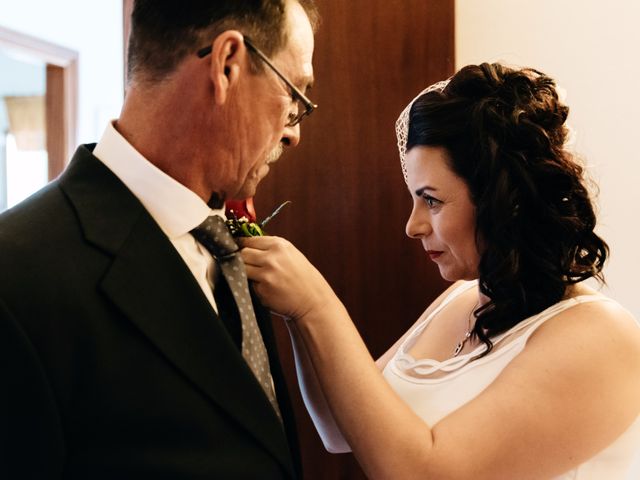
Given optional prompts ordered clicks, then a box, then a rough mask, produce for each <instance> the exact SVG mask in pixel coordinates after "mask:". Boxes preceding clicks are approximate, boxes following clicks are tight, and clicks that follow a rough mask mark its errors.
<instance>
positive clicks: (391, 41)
mask: <svg viewBox="0 0 640 480" xmlns="http://www.w3.org/2000/svg"><path fill="white" fill-rule="evenodd" d="M317 3H318V5H319V7H320V9H321V13H322V25H321V27H320V30H319V32H318V34H317V36H316V53H315V57H314V67H315V72H316V86H315V87H314V89H313V91H312V92H310V97H311V98H312V99H313V100H314V101H316V102H317V103H318V104H319V108H318V110H317V111H316V112H315V113H314V114H313V115H312V116H311V117H310V118H308V119H306V120H305V122H304V123H303V124H302V141H301V143H300V145H299V146H298V147H297V148H296V149H294V150H292V151H291V152H287V153H286V154H285V155H284V156H283V158H282V159H281V160H280V162H279V163H278V164H277V165H276V166H275V168H274V170H273V171H272V172H271V174H270V176H269V177H268V178H267V179H265V181H264V182H263V184H262V185H261V188H260V191H259V193H258V195H257V196H256V206H257V210H258V215H259V216H264V215H266V214H267V213H269V211H270V210H271V209H272V208H273V207H275V206H276V205H277V204H279V203H280V202H282V201H284V200H292V202H293V204H292V205H290V206H288V207H287V210H285V211H283V212H282V214H281V215H280V216H279V217H278V219H277V220H275V221H274V222H273V223H272V224H270V226H269V230H270V233H272V234H275V235H281V236H284V237H286V238H288V239H290V240H291V241H293V242H294V243H295V244H296V245H297V246H298V248H300V249H301V250H302V251H303V252H304V253H305V254H306V255H307V256H308V257H309V258H310V259H311V261H312V262H313V263H314V264H315V265H316V266H317V267H318V269H319V270H320V271H321V272H322V273H323V274H324V275H325V276H326V278H327V279H328V281H329V282H330V283H331V285H332V286H333V287H334V289H335V290H336V292H337V294H338V295H339V296H340V298H341V299H342V300H343V302H344V303H345V305H346V306H347V308H348V309H349V311H350V312H351V314H352V317H353V319H354V322H355V323H356V325H357V327H358V329H359V330H360V332H361V333H362V335H363V337H364V339H365V342H366V343H367V345H368V346H369V349H370V351H371V353H372V354H373V355H374V356H377V355H380V354H381V353H382V352H383V351H384V350H386V348H388V346H389V345H390V344H391V343H392V342H393V341H394V340H395V339H396V338H397V337H398V336H400V335H401V334H402V333H403V332H404V331H405V330H406V329H407V328H408V327H409V325H411V324H412V323H413V322H414V321H415V319H416V318H417V316H418V315H419V313H420V312H422V310H423V309H424V308H425V307H426V305H427V304H428V303H429V302H430V301H431V300H432V299H433V298H434V297H435V296H436V295H437V294H438V293H439V292H441V291H442V290H443V289H444V287H445V286H446V284H445V282H444V281H443V280H442V279H441V278H440V276H439V274H438V271H437V269H436V268H435V267H434V265H433V264H432V263H431V262H430V261H429V260H428V259H427V258H426V257H425V255H424V252H423V250H422V248H421V246H420V244H419V243H418V242H416V241H414V240H411V239H409V238H407V237H406V236H405V234H404V225H405V222H406V219H407V218H408V215H409V212H410V204H411V201H410V195H409V193H408V192H407V190H406V186H405V183H404V180H403V178H402V173H401V170H400V165H399V160H398V153H397V147H396V139H395V131H394V124H395V120H396V118H397V116H398V115H399V113H400V111H401V110H402V109H403V108H404V106H405V105H406V104H407V103H408V102H409V101H410V100H411V99H412V98H413V97H414V96H415V95H416V94H417V93H418V92H419V91H420V90H421V89H422V88H424V87H425V86H426V85H427V84H430V83H432V82H435V81H437V80H440V79H442V78H444V77H446V76H448V75H450V74H452V73H453V69H454V1H453V0H366V1H365V0H351V1H349V2H345V1H344V0H317ZM276 330H277V333H278V339H279V344H280V347H281V352H282V358H283V364H284V366H285V369H286V371H287V375H288V380H289V381H290V384H291V387H292V388H291V390H292V393H293V394H294V403H295V408H296V414H297V417H298V420H299V427H300V440H301V446H302V452H303V461H304V467H305V472H306V475H305V478H307V479H310V480H321V479H323V480H324V479H340V478H349V479H358V478H364V476H363V475H362V473H361V471H360V469H359V467H358V466H357V464H356V463H355V461H354V460H353V458H352V456H351V455H331V454H328V453H326V452H325V451H324V449H323V447H322V444H321V442H320V440H319V438H318V436H317V434H316V432H315V430H314V429H313V426H312V424H311V421H310V419H309V417H308V415H307V413H306V411H305V410H304V407H303V405H302V401H301V398H300V395H299V393H298V391H297V386H296V382H295V371H294V368H293V363H292V360H291V350H290V347H289V340H288V336H287V333H286V329H285V328H284V327H283V326H282V325H280V324H279V322H278V321H277V319H276ZM366 401H367V399H354V402H366Z"/></svg>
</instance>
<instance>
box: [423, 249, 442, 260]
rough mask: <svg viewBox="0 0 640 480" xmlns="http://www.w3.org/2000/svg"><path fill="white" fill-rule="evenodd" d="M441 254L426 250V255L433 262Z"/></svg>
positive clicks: (436, 251) (437, 251)
mask: <svg viewBox="0 0 640 480" xmlns="http://www.w3.org/2000/svg"><path fill="white" fill-rule="evenodd" d="M442 253H443V252H441V251H439V250H427V255H429V257H431V260H435V259H436V258H438V257H439V256H440V255H442Z"/></svg>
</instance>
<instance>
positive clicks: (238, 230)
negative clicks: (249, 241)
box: [225, 198, 291, 237]
mask: <svg viewBox="0 0 640 480" xmlns="http://www.w3.org/2000/svg"><path fill="white" fill-rule="evenodd" d="M289 203H291V201H290V200H287V201H286V202H284V203H282V204H281V205H280V206H279V207H278V208H276V209H275V210H274V211H273V213H272V214H271V215H269V216H268V217H267V218H265V219H264V220H263V221H262V222H258V221H257V219H256V211H255V208H254V207H253V198H247V199H246V200H228V201H226V202H225V214H226V216H227V221H226V223H227V227H229V231H230V232H231V235H233V236H234V237H261V236H263V235H264V234H265V233H264V226H265V225H266V224H267V223H269V222H270V221H271V220H273V218H274V217H275V216H276V215H278V214H279V213H280V211H281V210H282V209H283V208H284V206H285V205H287V204H289Z"/></svg>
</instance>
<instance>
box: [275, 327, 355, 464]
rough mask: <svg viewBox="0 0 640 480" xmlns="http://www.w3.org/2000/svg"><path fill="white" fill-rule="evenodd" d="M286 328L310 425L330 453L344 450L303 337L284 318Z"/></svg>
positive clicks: (340, 434) (345, 443) (345, 444)
mask: <svg viewBox="0 0 640 480" xmlns="http://www.w3.org/2000/svg"><path fill="white" fill-rule="evenodd" d="M286 324H287V328H288V329H289V335H290V336H291V345H292V347H293V355H294V357H295V362H296V374H297V376H298V385H299V386H300V393H301V394H302V400H303V401H304V405H305V407H306V408H307V411H308V412H309V415H310V416H311V420H312V421H313V425H314V426H315V427H316V430H317V431H318V435H320V439H321V440H322V443H323V444H324V448H326V449H327V451H329V452H331V453H347V452H350V451H351V447H350V446H349V444H348V443H347V441H346V440H345V439H344V437H343V436H342V433H341V432H340V429H339V428H338V426H337V425H336V422H335V420H334V418H333V414H332V413H331V410H330V409H329V405H328V404H327V400H326V398H325V396H324V393H323V392H322V388H321V387H320V384H319V382H318V376H317V374H316V372H315V369H314V367H313V363H312V362H311V358H310V357H309V352H308V351H307V349H306V347H305V344H304V340H303V339H302V338H301V336H300V332H299V330H298V327H297V325H296V323H295V322H293V321H290V320H289V321H287V322H286Z"/></svg>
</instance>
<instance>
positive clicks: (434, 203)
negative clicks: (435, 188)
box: [422, 195, 442, 208]
mask: <svg viewBox="0 0 640 480" xmlns="http://www.w3.org/2000/svg"><path fill="white" fill-rule="evenodd" d="M422 198H423V199H424V203H426V204H427V207H429V208H436V207H438V206H440V205H441V204H442V202H441V201H440V200H438V199H437V198H434V197H431V196H428V195H427V196H424V197H422Z"/></svg>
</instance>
